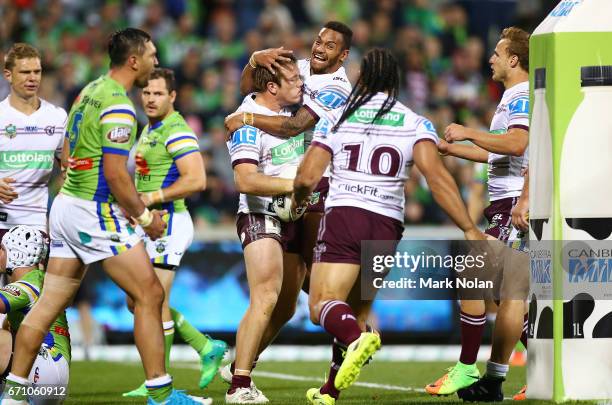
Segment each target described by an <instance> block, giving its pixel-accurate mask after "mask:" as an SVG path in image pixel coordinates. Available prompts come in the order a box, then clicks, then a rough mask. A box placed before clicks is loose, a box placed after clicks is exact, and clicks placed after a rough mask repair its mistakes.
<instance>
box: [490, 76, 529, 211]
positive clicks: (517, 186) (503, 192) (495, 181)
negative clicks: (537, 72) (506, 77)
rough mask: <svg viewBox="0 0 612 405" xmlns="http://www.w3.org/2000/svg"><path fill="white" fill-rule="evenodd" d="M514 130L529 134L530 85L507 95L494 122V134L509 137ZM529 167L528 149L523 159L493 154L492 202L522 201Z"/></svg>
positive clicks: (512, 90) (505, 94) (507, 92)
mask: <svg viewBox="0 0 612 405" xmlns="http://www.w3.org/2000/svg"><path fill="white" fill-rule="evenodd" d="M512 128H522V129H524V130H526V131H529V82H521V83H519V84H516V85H514V86H512V87H510V88H509V89H506V91H504V95H503V96H502V99H501V101H500V102H499V104H498V106H497V110H495V115H494V116H493V121H491V128H490V132H491V133H493V134H506V133H507V132H508V131H509V130H511V129H512ZM528 164H529V157H528V149H525V153H524V154H523V156H520V157H517V156H509V155H498V154H495V153H491V152H490V153H489V172H488V175H489V199H490V200H491V201H495V200H499V199H502V198H508V197H518V196H520V195H521V191H522V190H523V182H524V181H525V179H524V178H523V176H521V170H522V169H524V168H526V167H527V165H528Z"/></svg>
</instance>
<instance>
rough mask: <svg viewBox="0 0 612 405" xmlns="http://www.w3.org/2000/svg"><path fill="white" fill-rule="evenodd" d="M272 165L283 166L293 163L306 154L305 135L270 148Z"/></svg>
mask: <svg viewBox="0 0 612 405" xmlns="http://www.w3.org/2000/svg"><path fill="white" fill-rule="evenodd" d="M270 153H271V154H272V164H273V165H282V164H283V163H287V162H291V161H292V160H294V159H296V158H298V157H299V156H301V155H303V154H304V134H301V135H299V136H296V137H294V138H291V139H289V140H288V141H287V142H284V143H281V144H280V145H278V146H275V147H273V148H270Z"/></svg>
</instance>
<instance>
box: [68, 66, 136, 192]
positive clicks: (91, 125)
mask: <svg viewBox="0 0 612 405" xmlns="http://www.w3.org/2000/svg"><path fill="white" fill-rule="evenodd" d="M66 137H67V138H68V139H69V141H70V160H69V162H70V167H69V168H68V172H67V176H66V181H65V182H64V187H62V190H61V192H62V193H64V194H67V195H70V196H73V197H77V198H81V199H84V200H90V201H98V202H113V201H115V199H114V197H113V196H112V194H111V192H110V189H109V187H108V183H107V182H106V178H105V177H104V168H103V160H102V156H103V155H104V154H105V153H114V154H119V155H125V156H127V155H128V154H129V152H130V148H131V147H132V145H134V141H135V139H136V113H135V112H134V106H133V104H132V101H131V100H130V99H129V98H128V96H127V93H126V91H125V88H124V87H123V86H122V85H121V84H119V83H118V82H116V81H115V80H113V79H112V78H111V77H110V76H108V75H105V76H101V77H100V78H98V79H97V80H94V81H93V82H91V83H89V84H88V85H87V86H86V87H85V88H84V89H83V90H82V91H81V93H80V94H79V96H78V97H77V99H76V100H75V102H74V104H73V105H72V108H71V110H70V114H69V116H68V125H67V127H66Z"/></svg>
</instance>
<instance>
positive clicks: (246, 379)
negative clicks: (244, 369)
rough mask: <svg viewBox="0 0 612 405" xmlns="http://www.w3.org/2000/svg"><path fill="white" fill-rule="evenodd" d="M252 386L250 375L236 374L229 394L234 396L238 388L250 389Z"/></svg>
mask: <svg viewBox="0 0 612 405" xmlns="http://www.w3.org/2000/svg"><path fill="white" fill-rule="evenodd" d="M250 386H251V376H250V375H240V374H234V375H233V376H232V385H231V386H230V389H229V391H227V392H228V394H233V393H234V392H235V391H236V390H237V389H238V388H249V387H250Z"/></svg>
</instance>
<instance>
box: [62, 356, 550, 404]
mask: <svg viewBox="0 0 612 405" xmlns="http://www.w3.org/2000/svg"><path fill="white" fill-rule="evenodd" d="M450 365H451V364H450V363H433V362H430V363H423V362H407V363H402V362H393V363H392V362H374V363H372V364H371V365H368V366H366V367H365V368H364V370H363V372H362V374H361V377H360V379H359V382H358V384H360V386H353V387H351V388H350V389H348V390H347V391H345V392H344V393H343V394H342V396H341V398H340V401H338V403H339V404H347V405H348V404H352V405H357V404H359V405H362V404H363V405H365V404H367V405H371V404H421V403H436V402H444V403H461V402H460V401H459V400H458V398H457V397H456V396H451V397H444V398H437V397H430V396H429V395H427V394H426V393H424V392H423V387H424V386H425V385H426V384H427V383H429V382H431V381H433V380H434V379H435V378H437V377H439V376H440V375H441V374H442V372H443V371H444V368H445V367H449V366H450ZM327 368H328V363H324V362H265V363H261V364H259V365H258V366H257V369H256V370H255V376H254V380H255V383H256V384H257V387H258V388H260V389H261V390H262V391H263V392H264V393H265V394H266V396H267V397H268V398H269V399H270V403H271V404H287V405H293V404H306V403H307V401H306V399H305V392H306V390H307V389H308V388H310V387H316V386H319V382H317V381H322V378H323V375H324V373H325V372H326V371H327ZM479 368H480V370H481V371H482V370H484V365H483V364H480V365H479ZM171 373H172V375H173V377H174V382H175V386H176V387H179V388H181V389H186V390H188V392H189V393H191V394H196V395H198V394H199V395H201V394H202V391H200V390H199V389H198V388H197V381H198V378H199V374H198V371H197V365H196V364H195V363H176V364H174V365H173V366H172V368H171ZM142 381H143V372H142V367H141V366H140V364H137V363H110V362H76V361H75V362H73V363H72V366H71V370H70V396H69V398H68V400H67V401H66V402H65V404H143V403H145V401H144V399H141V400H134V399H127V398H122V397H121V393H122V392H125V391H128V390H130V389H133V388H135V387H137V386H138V385H139V384H140V383H141V382H142ZM524 381H525V368H524V367H521V368H512V369H511V370H510V373H509V376H508V380H507V381H506V383H505V391H504V394H505V395H506V397H511V396H512V395H513V394H514V393H515V392H517V391H518V390H519V389H520V388H521V386H522V384H523V382H524ZM365 383H370V385H369V386H364V385H365ZM226 389H227V386H226V385H225V384H224V383H223V382H222V381H221V380H220V378H219V377H217V378H215V380H214V381H213V382H212V384H211V385H210V386H209V387H208V388H207V389H206V390H205V391H204V393H205V395H207V396H212V397H213V399H214V402H215V403H216V404H224V403H225V401H224V395H225V390H226ZM506 402H510V401H506ZM522 403H529V404H545V403H546V402H544V401H528V402H522Z"/></svg>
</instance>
